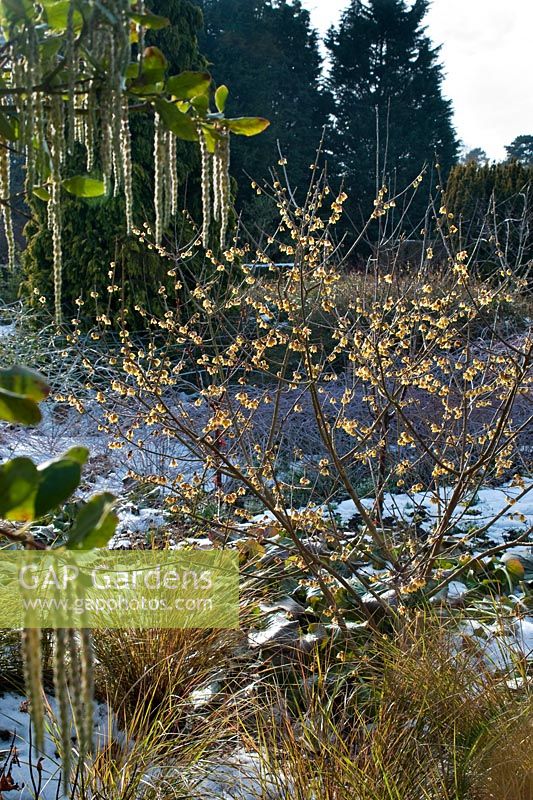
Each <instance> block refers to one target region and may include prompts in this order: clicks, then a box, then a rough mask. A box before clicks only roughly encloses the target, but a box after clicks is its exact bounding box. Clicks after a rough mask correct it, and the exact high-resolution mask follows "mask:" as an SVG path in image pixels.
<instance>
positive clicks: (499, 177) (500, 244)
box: [444, 161, 533, 272]
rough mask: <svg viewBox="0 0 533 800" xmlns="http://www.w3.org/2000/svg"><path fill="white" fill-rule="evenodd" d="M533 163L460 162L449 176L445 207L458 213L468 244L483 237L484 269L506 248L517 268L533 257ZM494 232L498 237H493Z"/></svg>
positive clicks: (495, 261)
mask: <svg viewBox="0 0 533 800" xmlns="http://www.w3.org/2000/svg"><path fill="white" fill-rule="evenodd" d="M532 203H533V167H531V166H529V167H528V166H524V165H523V164H520V163H519V162H518V161H513V162H510V163H502V164H495V163H492V164H479V163H476V162H475V161H469V162H468V163H466V164H458V165H456V166H455V167H454V168H453V169H452V171H451V173H450V176H449V179H448V183H447V186H446V192H445V195H444V205H445V206H446V208H447V210H448V211H450V212H452V213H453V214H454V216H455V219H456V223H457V225H458V226H459V228H460V231H461V235H462V237H463V244H464V246H465V247H470V246H472V245H473V243H474V242H477V241H478V239H480V238H481V244H480V247H479V260H480V262H481V263H484V265H485V271H486V272H489V271H491V269H494V267H495V265H496V264H497V263H498V257H497V254H498V248H500V249H505V252H506V255H507V258H508V259H509V260H510V261H511V262H512V261H513V260H514V262H515V266H517V267H520V266H524V265H525V264H526V263H527V261H528V260H529V259H531V258H533V238H532V236H531V233H530V230H533V227H532V226H533V205H532ZM494 234H495V235H494Z"/></svg>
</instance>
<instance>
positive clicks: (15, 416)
mask: <svg viewBox="0 0 533 800" xmlns="http://www.w3.org/2000/svg"><path fill="white" fill-rule="evenodd" d="M0 419H3V420H5V421H6V422H18V423H20V424H21V425H37V423H38V422H40V421H41V419H42V415H41V412H40V411H39V406H38V405H37V403H34V402H33V400H29V399H28V398H27V397H21V396H20V395H19V394H13V392H6V390H5V389H0Z"/></svg>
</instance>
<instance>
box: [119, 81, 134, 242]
mask: <svg viewBox="0 0 533 800" xmlns="http://www.w3.org/2000/svg"><path fill="white" fill-rule="evenodd" d="M120 135H121V142H120V144H121V152H122V174H123V179H124V198H125V201H126V203H125V205H126V233H127V234H128V236H129V235H130V233H131V229H132V228H133V184H132V170H131V133H130V123H129V113H128V98H127V97H124V98H123V101H122V127H121V130H120Z"/></svg>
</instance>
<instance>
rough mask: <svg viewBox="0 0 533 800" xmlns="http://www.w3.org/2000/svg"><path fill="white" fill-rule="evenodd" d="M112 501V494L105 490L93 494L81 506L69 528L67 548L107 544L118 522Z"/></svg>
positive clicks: (87, 547) (84, 547) (83, 548)
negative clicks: (102, 492)
mask: <svg viewBox="0 0 533 800" xmlns="http://www.w3.org/2000/svg"><path fill="white" fill-rule="evenodd" d="M114 501H115V498H114V497H113V495H112V494H108V493H107V492H105V493H104V494H99V495H95V497H92V498H91V499H90V500H89V502H88V503H86V504H85V505H84V506H83V508H82V509H81V510H80V512H79V513H78V516H77V518H76V521H75V522H74V525H73V526H72V528H71V531H70V534H69V537H68V540H67V550H91V549H92V548H93V547H105V546H106V545H107V543H108V542H109V540H110V539H111V537H112V536H113V534H114V532H115V529H116V527H117V523H118V517H117V515H116V514H115V512H114V511H113V504H114Z"/></svg>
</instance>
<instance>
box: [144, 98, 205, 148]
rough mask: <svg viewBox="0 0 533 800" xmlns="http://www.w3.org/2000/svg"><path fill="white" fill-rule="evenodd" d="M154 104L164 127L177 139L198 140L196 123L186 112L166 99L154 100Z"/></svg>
mask: <svg viewBox="0 0 533 800" xmlns="http://www.w3.org/2000/svg"><path fill="white" fill-rule="evenodd" d="M154 105H155V109H156V111H157V113H158V114H159V115H160V117H161V119H162V120H163V124H164V125H165V127H166V128H168V130H169V131H172V133H174V134H175V135H176V136H177V137H178V138H179V139H185V141H188V142H196V141H197V140H198V132H197V130H196V125H195V124H194V122H193V121H192V119H191V118H190V117H188V116H187V114H183V113H182V112H181V111H179V109H178V108H177V106H176V105H175V104H174V103H169V102H168V100H156V101H155V103H154Z"/></svg>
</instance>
